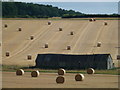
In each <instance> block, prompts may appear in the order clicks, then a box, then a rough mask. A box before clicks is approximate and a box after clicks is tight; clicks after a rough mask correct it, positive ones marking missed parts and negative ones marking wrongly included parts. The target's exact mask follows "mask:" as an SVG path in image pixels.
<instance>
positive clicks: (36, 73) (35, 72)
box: [31, 70, 40, 77]
mask: <svg viewBox="0 0 120 90" xmlns="http://www.w3.org/2000/svg"><path fill="white" fill-rule="evenodd" d="M39 74H40V73H39V71H38V70H37V71H32V72H31V77H38V76H39Z"/></svg>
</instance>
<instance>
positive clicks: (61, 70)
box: [58, 68, 66, 75]
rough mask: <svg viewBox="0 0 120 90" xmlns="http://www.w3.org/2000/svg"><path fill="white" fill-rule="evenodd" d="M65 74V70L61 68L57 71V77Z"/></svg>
mask: <svg viewBox="0 0 120 90" xmlns="http://www.w3.org/2000/svg"><path fill="white" fill-rule="evenodd" d="M65 73H66V71H65V69H62V68H61V69H59V70H58V75H65Z"/></svg>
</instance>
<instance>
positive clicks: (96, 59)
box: [36, 54, 112, 70]
mask: <svg viewBox="0 0 120 90" xmlns="http://www.w3.org/2000/svg"><path fill="white" fill-rule="evenodd" d="M108 59H109V60H108ZM108 62H109V63H108ZM36 67H39V68H43V69H59V68H64V69H71V70H73V69H76V70H78V69H87V68H94V69H110V68H112V58H110V57H109V54H93V55H70V54H38V56H37V58H36Z"/></svg>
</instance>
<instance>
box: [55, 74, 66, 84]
mask: <svg viewBox="0 0 120 90" xmlns="http://www.w3.org/2000/svg"><path fill="white" fill-rule="evenodd" d="M64 82H65V78H64V77H63V76H58V77H57V78H56V83H58V84H63V83H64Z"/></svg>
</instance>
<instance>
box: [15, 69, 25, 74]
mask: <svg viewBox="0 0 120 90" xmlns="http://www.w3.org/2000/svg"><path fill="white" fill-rule="evenodd" d="M23 74H24V70H23V69H19V70H17V71H16V75H23Z"/></svg>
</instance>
